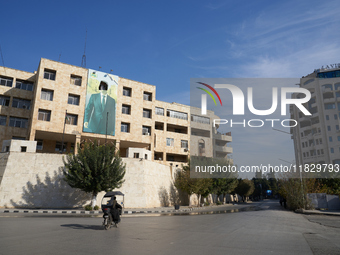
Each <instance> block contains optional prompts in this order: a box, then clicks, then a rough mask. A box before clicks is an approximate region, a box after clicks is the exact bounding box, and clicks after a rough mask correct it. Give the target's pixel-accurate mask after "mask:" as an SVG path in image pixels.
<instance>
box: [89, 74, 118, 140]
mask: <svg viewBox="0 0 340 255" xmlns="http://www.w3.org/2000/svg"><path fill="white" fill-rule="evenodd" d="M118 82H119V77H118V76H116V75H112V74H107V73H104V72H100V71H96V70H92V69H89V73H88V80H87V89H86V103H85V115H84V125H83V132H89V133H95V134H103V135H105V134H107V135H115V124H116V104H117V88H118Z"/></svg>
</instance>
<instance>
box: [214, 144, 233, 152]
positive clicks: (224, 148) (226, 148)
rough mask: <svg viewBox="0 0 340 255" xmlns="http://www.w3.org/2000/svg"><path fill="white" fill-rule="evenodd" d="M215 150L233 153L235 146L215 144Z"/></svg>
mask: <svg viewBox="0 0 340 255" xmlns="http://www.w3.org/2000/svg"><path fill="white" fill-rule="evenodd" d="M214 149H215V151H217V152H224V153H233V148H232V147H227V146H218V145H215V146H214Z"/></svg>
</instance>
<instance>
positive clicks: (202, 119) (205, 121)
mask: <svg viewBox="0 0 340 255" xmlns="http://www.w3.org/2000/svg"><path fill="white" fill-rule="evenodd" d="M191 121H193V122H197V123H203V124H210V119H209V118H207V117H201V116H196V115H191Z"/></svg>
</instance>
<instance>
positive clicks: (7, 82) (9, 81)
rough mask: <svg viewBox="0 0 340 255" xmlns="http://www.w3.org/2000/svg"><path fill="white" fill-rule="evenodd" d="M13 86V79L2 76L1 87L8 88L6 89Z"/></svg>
mask: <svg viewBox="0 0 340 255" xmlns="http://www.w3.org/2000/svg"><path fill="white" fill-rule="evenodd" d="M12 84H13V78H9V77H5V76H0V85H2V86H6V87H12Z"/></svg>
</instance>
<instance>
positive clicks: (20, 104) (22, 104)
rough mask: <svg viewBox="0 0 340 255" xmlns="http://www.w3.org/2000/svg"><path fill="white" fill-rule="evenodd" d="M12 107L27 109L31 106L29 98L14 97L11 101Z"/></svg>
mask: <svg viewBox="0 0 340 255" xmlns="http://www.w3.org/2000/svg"><path fill="white" fill-rule="evenodd" d="M12 107H14V108H21V109H26V110H29V109H30V108H31V100H26V99H21V98H15V97H14V98H13V102H12Z"/></svg>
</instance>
